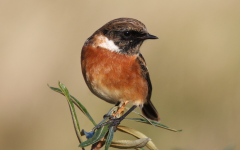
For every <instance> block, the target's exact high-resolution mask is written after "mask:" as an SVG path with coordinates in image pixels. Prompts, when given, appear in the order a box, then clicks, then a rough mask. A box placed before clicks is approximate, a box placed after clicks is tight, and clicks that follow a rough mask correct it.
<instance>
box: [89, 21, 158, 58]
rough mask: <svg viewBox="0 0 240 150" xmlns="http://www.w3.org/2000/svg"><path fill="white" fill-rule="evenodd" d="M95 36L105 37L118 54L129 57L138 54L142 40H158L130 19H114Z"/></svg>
mask: <svg viewBox="0 0 240 150" xmlns="http://www.w3.org/2000/svg"><path fill="white" fill-rule="evenodd" d="M95 35H103V36H105V37H106V38H107V39H108V40H110V41H112V42H113V43H114V44H115V45H116V46H117V47H118V48H119V52H120V53H123V54H129V55H133V54H137V53H139V49H140V46H141V45H142V43H143V41H144V40H146V39H158V37H156V36H154V35H151V34H149V33H148V31H147V29H146V27H145V25H144V24H143V23H142V22H140V21H138V20H136V19H132V18H118V19H114V20H112V21H110V22H108V23H107V24H105V25H104V26H103V27H101V28H100V29H99V30H98V31H96V32H95V33H94V34H93V36H95Z"/></svg>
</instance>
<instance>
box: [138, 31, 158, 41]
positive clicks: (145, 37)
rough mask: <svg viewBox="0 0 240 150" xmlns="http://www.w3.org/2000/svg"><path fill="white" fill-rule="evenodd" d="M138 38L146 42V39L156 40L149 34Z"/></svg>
mask: <svg viewBox="0 0 240 150" xmlns="http://www.w3.org/2000/svg"><path fill="white" fill-rule="evenodd" d="M140 38H141V39H143V40H146V39H158V37H156V36H154V35H151V34H149V33H148V34H146V35H144V36H142V37H140Z"/></svg>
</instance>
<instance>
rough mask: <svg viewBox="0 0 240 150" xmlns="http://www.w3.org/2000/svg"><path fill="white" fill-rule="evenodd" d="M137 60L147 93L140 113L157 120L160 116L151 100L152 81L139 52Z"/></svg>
mask: <svg viewBox="0 0 240 150" xmlns="http://www.w3.org/2000/svg"><path fill="white" fill-rule="evenodd" d="M137 60H138V61H139V64H140V66H141V73H142V76H143V77H144V79H145V80H146V81H147V83H148V95H147V97H146V99H147V101H146V102H145V103H144V104H143V107H142V113H143V115H144V116H145V117H147V118H149V119H151V120H154V121H158V122H159V121H160V118H159V115H158V112H157V110H156V108H155V107H154V106H153V104H152V102H151V96H152V83H151V80H150V76H149V72H148V68H147V65H146V62H145V60H144V58H143V56H142V54H141V53H139V56H138V57H137Z"/></svg>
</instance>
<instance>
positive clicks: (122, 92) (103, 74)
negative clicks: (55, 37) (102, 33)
mask: <svg viewBox="0 0 240 150" xmlns="http://www.w3.org/2000/svg"><path fill="white" fill-rule="evenodd" d="M136 58H137V55H133V56H129V55H124V54H119V53H117V52H111V51H109V50H106V49H102V48H95V47H84V48H83V50H82V60H81V62H82V72H83V75H84V78H85V81H86V83H87V85H88V87H89V88H90V90H91V91H92V92H93V93H94V94H95V95H97V96H98V97H100V98H102V99H104V100H105V101H108V102H110V103H116V102H118V101H131V102H133V103H135V104H142V103H143V102H144V101H145V99H146V96H147V92H148V86H147V81H146V80H145V79H144V78H143V77H142V74H141V66H140V64H139V63H138V61H136Z"/></svg>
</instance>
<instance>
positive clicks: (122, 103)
mask: <svg viewBox="0 0 240 150" xmlns="http://www.w3.org/2000/svg"><path fill="white" fill-rule="evenodd" d="M127 104H128V101H125V102H117V103H116V105H115V107H117V106H118V107H119V108H118V110H117V112H116V113H112V114H111V115H110V114H109V113H107V114H105V115H104V116H103V119H104V118H106V117H108V118H109V119H114V118H115V117H116V115H118V114H119V113H120V109H121V111H124V108H125V106H126V105H127ZM122 107H123V108H122Z"/></svg>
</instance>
